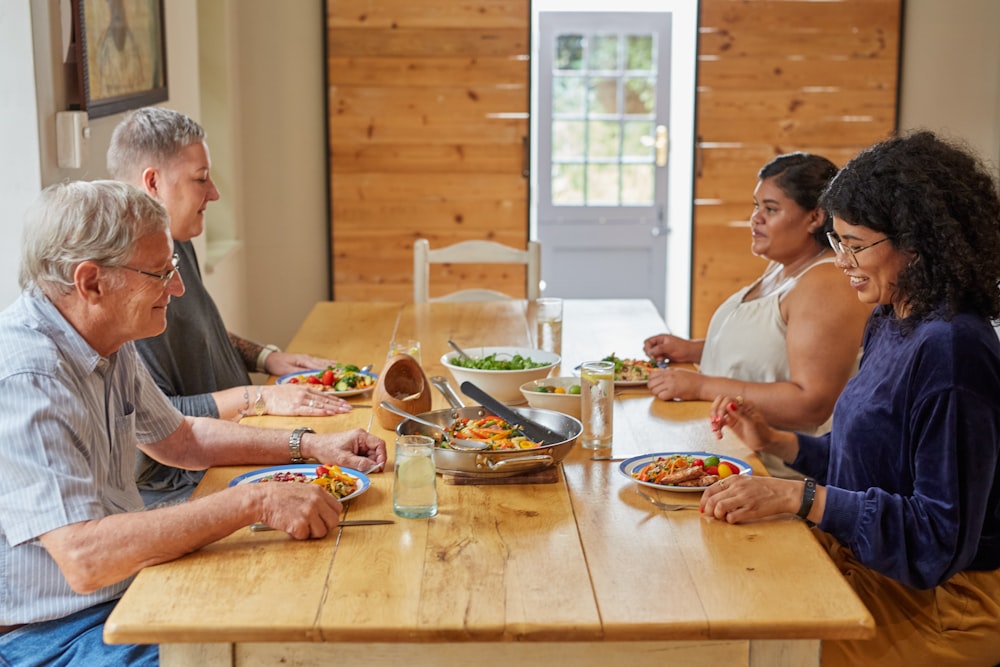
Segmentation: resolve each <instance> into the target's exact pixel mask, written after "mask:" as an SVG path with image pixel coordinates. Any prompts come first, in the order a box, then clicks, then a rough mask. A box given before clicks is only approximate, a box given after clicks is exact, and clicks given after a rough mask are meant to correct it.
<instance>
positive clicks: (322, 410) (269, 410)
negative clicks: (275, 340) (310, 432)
mask: <svg viewBox="0 0 1000 667" xmlns="http://www.w3.org/2000/svg"><path fill="white" fill-rule="evenodd" d="M272 356H273V355H272ZM261 393H262V395H263V397H264V411H265V414H269V415H288V416H299V417H328V416H330V415H339V414H343V413H345V412H350V411H351V404H350V403H348V402H347V401H345V400H344V399H342V398H340V397H339V396H333V395H332V394H330V393H329V392H324V391H319V390H316V389H311V388H309V385H296V384H275V385H267V386H263V387H261Z"/></svg>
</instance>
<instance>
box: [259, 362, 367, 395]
mask: <svg viewBox="0 0 1000 667" xmlns="http://www.w3.org/2000/svg"><path fill="white" fill-rule="evenodd" d="M325 370H326V369H325V368H321V369H317V370H313V371H298V372H297V373H287V374H285V375H282V376H281V377H279V378H278V379H277V380H275V383H276V384H289V383H290V382H291V380H292V378H297V377H300V378H307V377H309V376H310V375H316V374H317V373H322V372H323V371H325ZM361 375H367V376H368V377H370V378H372V379H373V380H375V381H376V382H378V375H376V374H375V373H372V372H371V371H361ZM299 384H301V385H302V386H303V387H318V388H321V387H322V385H315V384H309V383H308V382H300V383H299ZM374 388H375V385H374V384H372V386H370V387H362V388H361V389H347V390H345V391H324V392H323V393H324V394H330V395H331V396H357V395H358V394H363V393H365V392H366V391H371V390H372V389H374Z"/></svg>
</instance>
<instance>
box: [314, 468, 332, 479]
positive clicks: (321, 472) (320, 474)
mask: <svg viewBox="0 0 1000 667" xmlns="http://www.w3.org/2000/svg"><path fill="white" fill-rule="evenodd" d="M329 474H330V469H329V468H327V467H326V466H316V476H317V477H326V476H327V475H329Z"/></svg>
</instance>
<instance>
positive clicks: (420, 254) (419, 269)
mask: <svg viewBox="0 0 1000 667" xmlns="http://www.w3.org/2000/svg"><path fill="white" fill-rule="evenodd" d="M431 264H524V265H526V267H527V290H526V294H527V298H528V299H537V298H538V297H539V296H540V295H541V287H540V282H541V278H542V247H541V245H540V244H539V243H537V242H536V241H529V242H528V247H527V249H525V250H519V249H517V248H511V247H510V246H506V245H503V244H500V243H496V242H494V241H461V242H459V243H455V244H454V245H450V246H445V247H443V248H437V249H435V250H431V248H430V244H429V243H428V242H427V239H417V240H416V242H415V243H414V244H413V301H414V303H423V302H425V301H495V300H499V299H511V298H513V297H511V296H510V295H509V294H504V293H503V292H498V291H496V290H491V289H464V290H458V291H457V292H451V293H450V294H445V295H444V296H440V297H435V298H433V299H431V298H430V295H429V289H430V286H429V283H430V265H431Z"/></svg>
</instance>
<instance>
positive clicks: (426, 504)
mask: <svg viewBox="0 0 1000 667" xmlns="http://www.w3.org/2000/svg"><path fill="white" fill-rule="evenodd" d="M392 511H393V512H395V513H396V515H397V516H401V517H403V518H406V519H427V518H430V517H432V516H434V515H435V514H437V512H438V498H437V471H436V470H435V469H434V438H431V437H429V436H426V435H401V436H399V437H397V438H396V462H395V465H394V466H393V484H392Z"/></svg>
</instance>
